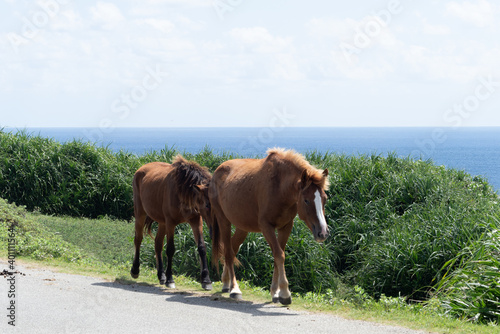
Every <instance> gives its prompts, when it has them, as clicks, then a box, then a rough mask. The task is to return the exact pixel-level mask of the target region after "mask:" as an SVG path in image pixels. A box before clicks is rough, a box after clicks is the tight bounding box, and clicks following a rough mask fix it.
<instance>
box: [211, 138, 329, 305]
mask: <svg viewBox="0 0 500 334" xmlns="http://www.w3.org/2000/svg"><path fill="white" fill-rule="evenodd" d="M267 153H268V156H267V157H266V158H264V159H235V160H229V161H226V162H224V163H223V164H221V165H220V166H219V167H218V168H217V170H216V171H215V172H214V174H213V177H212V182H211V183H210V186H209V189H208V195H209V198H210V203H211V207H212V218H213V219H212V224H213V231H212V244H213V247H212V249H213V251H212V255H213V260H214V263H217V261H218V260H219V256H220V253H222V252H223V253H224V270H223V273H222V283H223V288H222V292H230V297H231V298H235V299H240V298H241V291H240V289H239V287H238V283H237V282H236V278H235V275H234V263H235V261H236V262H238V261H237V260H236V253H237V252H238V250H239V247H240V246H241V244H242V243H243V241H244V240H245V238H246V236H247V234H248V232H262V234H263V235H264V238H265V239H266V241H267V242H268V243H269V246H271V250H272V252H273V256H274V272H273V280H272V284H271V295H272V298H273V302H275V303H277V302H278V301H279V302H280V303H282V304H284V305H287V304H290V303H291V302H292V298H291V294H290V291H289V290H288V280H287V278H286V275H285V266H284V265H285V245H286V242H287V240H288V237H289V236H290V232H291V231H292V227H293V220H294V218H295V216H296V215H297V213H298V214H299V217H300V219H302V220H304V221H305V223H306V224H307V226H308V227H309V229H310V230H311V231H312V233H313V235H314V238H315V239H316V241H318V242H322V241H324V240H325V239H326V237H327V236H328V227H327V224H326V220H325V215H324V205H325V201H326V194H325V190H326V189H327V188H328V184H329V183H328V178H327V176H328V170H327V169H325V170H324V171H320V170H318V169H316V168H314V167H313V166H311V165H310V164H309V162H307V161H306V160H305V158H304V157H303V156H302V155H300V154H298V153H296V152H294V151H291V150H289V151H285V150H283V149H276V148H275V149H270V150H268V152H267ZM231 224H232V225H234V226H235V227H236V229H235V232H234V235H233V237H232V238H231ZM276 230H277V231H278V236H277V237H276Z"/></svg>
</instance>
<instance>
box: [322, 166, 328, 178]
mask: <svg viewBox="0 0 500 334" xmlns="http://www.w3.org/2000/svg"><path fill="white" fill-rule="evenodd" d="M323 176H324V177H327V176H328V168H325V170H324V171H323Z"/></svg>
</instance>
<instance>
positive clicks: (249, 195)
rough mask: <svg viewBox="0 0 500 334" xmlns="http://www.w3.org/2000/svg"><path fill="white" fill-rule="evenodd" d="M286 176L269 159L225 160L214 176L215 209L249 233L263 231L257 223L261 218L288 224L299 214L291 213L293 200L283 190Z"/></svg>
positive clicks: (212, 186)
mask: <svg viewBox="0 0 500 334" xmlns="http://www.w3.org/2000/svg"><path fill="white" fill-rule="evenodd" d="M286 177H287V176H286V175H282V173H281V170H280V166H279V165H277V164H275V163H273V162H270V161H268V160H267V159H235V160H229V161H226V162H225V163H223V164H222V165H220V166H219V168H217V170H216V171H215V172H214V174H213V177H212V185H211V189H212V191H211V202H212V209H213V210H215V212H216V213H217V212H219V214H223V215H225V216H226V218H227V219H228V220H229V221H231V223H232V224H233V225H235V226H238V227H240V228H242V229H244V230H246V231H248V232H260V227H259V226H258V224H257V223H258V221H259V219H260V218H262V217H265V218H266V219H268V220H272V221H273V223H275V224H277V225H281V223H283V224H286V223H288V222H289V221H290V219H293V217H294V216H295V214H296V209H294V210H295V212H292V211H294V210H292V211H290V210H289V209H290V208H291V207H292V206H293V204H292V203H293V202H294V201H293V199H291V200H289V199H288V197H289V195H290V193H288V194H287V193H286V189H285V188H283V182H282V181H283V180H284V179H285V178H286ZM214 202H215V203H216V205H215V206H214V205H213V203H214ZM292 209H293V208H292ZM284 214H285V215H286V217H284V216H283V215H284ZM289 216H290V217H291V218H290V217H289ZM278 221H279V222H278Z"/></svg>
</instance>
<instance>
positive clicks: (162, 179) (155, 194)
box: [133, 162, 175, 221]
mask: <svg viewBox="0 0 500 334" xmlns="http://www.w3.org/2000/svg"><path fill="white" fill-rule="evenodd" d="M172 170H173V167H172V165H171V164H168V163H165V162H151V163H148V164H145V165H144V166H142V167H140V168H139V169H138V170H137V171H136V172H135V174H134V181H133V193H134V209H135V211H136V214H137V213H140V212H143V213H145V214H147V215H148V216H149V217H151V218H152V219H153V220H155V221H163V220H164V215H165V212H172V210H168V208H166V207H165V206H174V207H175V203H172V202H173V201H174V200H175V197H174V196H172V195H171V192H172V190H173V189H174V180H173V178H172V177H171V172H172Z"/></svg>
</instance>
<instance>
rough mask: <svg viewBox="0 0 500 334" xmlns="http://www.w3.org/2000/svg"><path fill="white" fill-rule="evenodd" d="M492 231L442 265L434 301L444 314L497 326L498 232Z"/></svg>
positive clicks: (499, 316)
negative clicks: (445, 271)
mask: <svg viewBox="0 0 500 334" xmlns="http://www.w3.org/2000/svg"><path fill="white" fill-rule="evenodd" d="M492 227H493V230H491V231H489V232H486V233H484V234H483V235H482V236H481V238H480V239H478V240H476V241H474V242H473V243H471V244H470V246H468V247H466V248H464V249H463V250H462V251H461V252H460V253H459V254H458V255H457V256H456V257H455V258H453V259H452V260H450V261H448V262H447V263H446V264H445V268H446V269H448V271H447V274H448V275H446V276H445V277H444V278H443V279H442V280H441V281H440V282H439V283H438V285H437V291H436V297H437V298H438V299H439V300H440V302H441V305H442V307H443V308H444V310H445V313H447V314H450V315H453V316H455V317H459V318H463V319H467V320H470V321H473V322H495V323H499V322H500V230H498V229H497V228H498V221H497V222H496V224H495V225H494V226H492Z"/></svg>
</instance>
